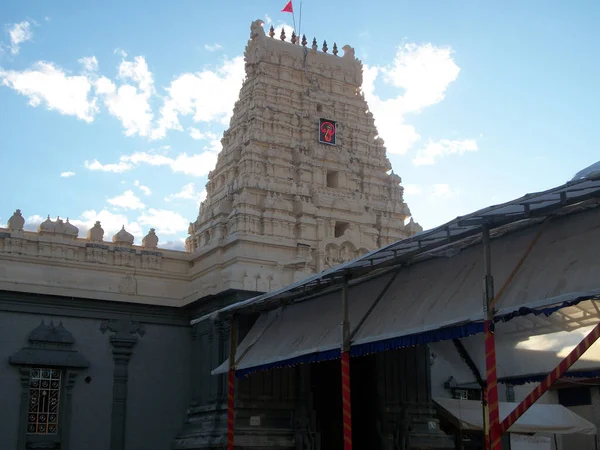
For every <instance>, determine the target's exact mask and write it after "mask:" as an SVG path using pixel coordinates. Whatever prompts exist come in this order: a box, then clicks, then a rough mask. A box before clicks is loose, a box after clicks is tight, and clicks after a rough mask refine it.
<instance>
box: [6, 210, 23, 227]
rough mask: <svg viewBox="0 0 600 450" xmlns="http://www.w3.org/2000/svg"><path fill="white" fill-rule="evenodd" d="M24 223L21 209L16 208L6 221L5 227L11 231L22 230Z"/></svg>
mask: <svg viewBox="0 0 600 450" xmlns="http://www.w3.org/2000/svg"><path fill="white" fill-rule="evenodd" d="M24 225H25V219H24V218H23V214H21V210H20V209H17V210H16V211H15V212H14V214H13V215H12V216H11V218H10V219H8V223H7V224H6V227H7V228H8V229H9V230H11V231H23V226H24Z"/></svg>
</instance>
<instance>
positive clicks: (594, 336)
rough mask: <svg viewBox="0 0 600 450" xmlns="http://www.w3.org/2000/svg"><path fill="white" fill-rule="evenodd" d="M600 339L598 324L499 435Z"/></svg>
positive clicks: (503, 422)
mask: <svg viewBox="0 0 600 450" xmlns="http://www.w3.org/2000/svg"><path fill="white" fill-rule="evenodd" d="M599 337H600V323H599V324H598V325H596V326H595V327H594V329H593V330H592V331H590V333H589V334H588V335H587V336H586V337H585V339H583V341H581V342H580V343H579V344H578V345H577V347H575V348H574V349H573V350H572V351H571V353H569V354H568V355H567V357H566V358H565V359H563V360H562V361H561V362H560V363H559V364H558V366H556V368H555V369H554V370H553V371H552V372H550V373H549V374H548V376H547V377H546V379H545V380H544V381H542V382H541V383H540V384H538V385H537V387H536V388H535V389H534V390H533V391H531V393H530V394H529V395H528V396H527V397H525V399H524V400H523V401H522V402H521V403H519V406H517V407H516V408H515V409H514V410H513V411H512V412H511V413H510V414H509V415H508V416H507V417H506V418H505V419H504V420H503V421H502V423H501V424H500V433H504V432H505V431H507V430H508V429H509V428H510V427H511V426H512V425H513V424H514V423H515V422H516V421H517V420H518V419H519V417H521V416H522V415H523V414H525V411H527V410H528V409H529V408H530V407H531V405H533V404H534V403H535V402H536V401H537V400H538V399H539V398H540V397H541V396H542V395H544V393H545V392H546V391H547V390H548V389H550V387H551V386H552V385H553V384H554V383H555V382H556V381H557V380H558V379H559V378H560V377H562V376H563V375H564V373H565V372H566V371H567V370H569V367H571V366H572V365H573V364H575V363H576V362H577V360H578V359H579V358H580V357H581V355H583V354H584V353H585V351H586V350H587V349H588V348H590V347H591V346H592V344H593V343H594V342H596V341H597V340H598V338H599Z"/></svg>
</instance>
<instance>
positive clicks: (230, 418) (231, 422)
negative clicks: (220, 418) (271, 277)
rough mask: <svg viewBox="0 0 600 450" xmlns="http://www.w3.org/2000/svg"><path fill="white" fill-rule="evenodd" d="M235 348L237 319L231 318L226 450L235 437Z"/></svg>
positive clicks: (229, 447)
mask: <svg viewBox="0 0 600 450" xmlns="http://www.w3.org/2000/svg"><path fill="white" fill-rule="evenodd" d="M236 347H237V319H236V318H235V317H232V318H231V324H230V327H229V372H228V373H227V450H233V441H234V435H235V350H236Z"/></svg>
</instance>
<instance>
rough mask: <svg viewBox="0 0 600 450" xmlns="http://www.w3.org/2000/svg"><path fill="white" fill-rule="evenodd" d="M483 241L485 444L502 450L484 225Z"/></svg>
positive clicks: (488, 248) (489, 257)
mask: <svg viewBox="0 0 600 450" xmlns="http://www.w3.org/2000/svg"><path fill="white" fill-rule="evenodd" d="M481 232H482V234H481V241H482V244H483V269H484V278H483V313H484V316H485V321H484V331H485V341H484V346H485V376H486V387H485V390H486V395H485V400H486V403H485V404H484V414H485V415H486V416H487V421H486V422H484V443H485V445H484V446H485V448H486V449H491V450H501V448H502V445H501V441H500V433H499V431H500V428H499V425H500V414H499V404H498V376H497V373H496V340H495V338H494V307H493V305H492V303H493V300H494V277H493V276H492V252H491V244H490V230H489V228H488V226H487V225H483V227H482V230H481Z"/></svg>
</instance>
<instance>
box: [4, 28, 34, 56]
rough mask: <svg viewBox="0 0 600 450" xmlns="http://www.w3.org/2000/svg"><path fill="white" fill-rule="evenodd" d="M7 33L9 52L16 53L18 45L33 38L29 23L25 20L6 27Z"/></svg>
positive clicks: (18, 48)
mask: <svg viewBox="0 0 600 450" xmlns="http://www.w3.org/2000/svg"><path fill="white" fill-rule="evenodd" d="M8 34H9V36H10V52H11V53H12V54H13V55H16V54H18V53H19V50H20V45H21V44H22V43H23V42H27V41H30V40H31V39H32V38H33V31H31V23H30V22H29V21H27V20H24V21H22V22H19V23H15V24H13V25H12V27H10V28H9V29H8Z"/></svg>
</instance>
